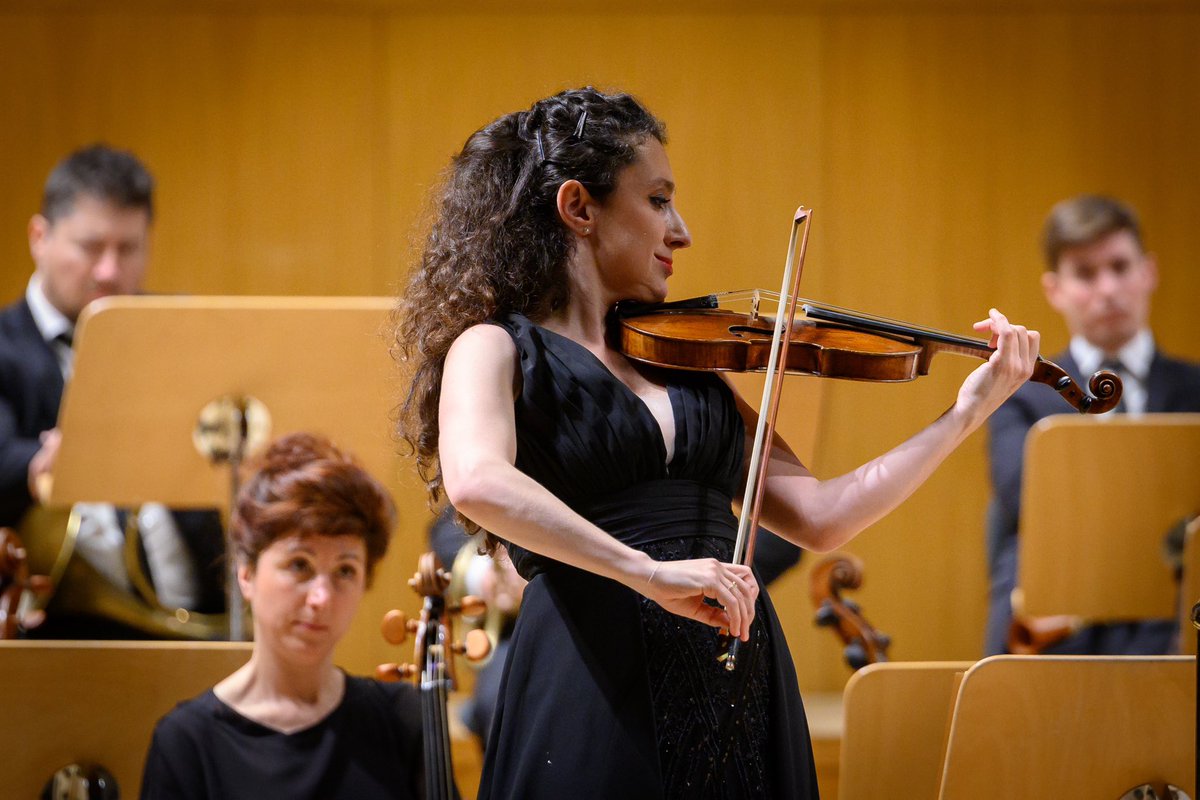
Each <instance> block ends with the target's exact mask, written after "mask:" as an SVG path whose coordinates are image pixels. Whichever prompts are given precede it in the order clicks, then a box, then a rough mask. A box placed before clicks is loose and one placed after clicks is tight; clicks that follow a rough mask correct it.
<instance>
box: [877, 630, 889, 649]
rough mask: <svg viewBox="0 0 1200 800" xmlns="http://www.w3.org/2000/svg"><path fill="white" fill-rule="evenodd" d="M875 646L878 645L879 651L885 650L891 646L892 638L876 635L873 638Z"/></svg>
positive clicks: (881, 634) (882, 634)
mask: <svg viewBox="0 0 1200 800" xmlns="http://www.w3.org/2000/svg"><path fill="white" fill-rule="evenodd" d="M875 644H876V645H878V647H879V649H880V650H887V649H888V648H889V647H891V646H892V637H890V636H888V635H887V634H886V633H878V634H877V635H876V636H875Z"/></svg>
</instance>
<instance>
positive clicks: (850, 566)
mask: <svg viewBox="0 0 1200 800" xmlns="http://www.w3.org/2000/svg"><path fill="white" fill-rule="evenodd" d="M862 579H863V565H862V561H861V560H859V559H858V558H855V557H854V556H852V555H848V554H845V553H841V554H838V555H833V556H829V557H828V558H825V559H823V560H821V561H820V562H819V563H818V564H817V565H816V566H815V567H813V571H812V575H811V577H810V579H809V580H810V584H809V596H810V597H811V598H812V602H813V605H814V606H816V609H817V614H816V620H815V621H816V623H817V625H819V626H821V627H827V628H829V629H830V630H832V631H833V632H834V633H835V634H836V635H837V637H838V638H839V639H841V641H842V644H843V649H842V655H843V656H844V657H845V659H846V664H847V665H848V666H849V667H850V669H851V670H860V669H862V668H863V667H865V666H866V665H867V664H875V663H877V662H880V661H887V660H888V655H887V651H888V647H890V646H891V644H892V640H891V637H889V636H888V635H887V634H886V633H881V632H880V631H878V630H876V629H875V628H873V627H872V626H871V623H869V622H867V618H866V617H865V616H863V613H862V609H861V608H859V606H858V604H857V603H855V602H854V601H853V600H848V599H845V598H843V597H842V590H843V589H857V588H859V587H860V586H862Z"/></svg>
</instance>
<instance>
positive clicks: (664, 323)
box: [621, 308, 921, 382]
mask: <svg viewBox="0 0 1200 800" xmlns="http://www.w3.org/2000/svg"><path fill="white" fill-rule="evenodd" d="M771 332H772V323H771V321H770V320H768V319H767V318H765V317H757V318H754V317H751V316H749V315H746V314H739V313H736V312H734V311H730V310H728V309H720V308H713V309H696V310H691V311H681V310H674V309H667V310H664V311H662V312H657V313H648V314H642V315H639V316H636V317H629V318H624V319H622V326H621V350H622V352H624V353H625V355H626V356H628V357H629V358H632V359H634V360H636V361H641V362H644V363H649V364H654V365H656V366H661V367H674V368H682V369H694V370H704V371H716V372H762V371H763V370H765V369H766V368H767V357H768V356H769V355H770V353H769V349H768V346H769V345H770V342H771ZM920 356H921V348H920V347H918V346H916V345H914V344H913V343H912V342H905V341H902V340H900V339H894V338H891V337H887V336H878V335H875V334H871V333H866V332H863V331H855V330H850V329H846V328H840V327H837V326H829V325H824V324H823V323H819V322H815V321H811V320H801V321H798V322H797V324H796V326H795V327H794V329H793V332H792V341H791V347H790V348H789V349H788V363H787V370H788V372H793V373H802V374H805V375H817V376H821V377H825V378H848V379H851V380H876V381H887V382H899V381H911V380H913V379H914V378H916V377H917V375H918V366H919V360H920Z"/></svg>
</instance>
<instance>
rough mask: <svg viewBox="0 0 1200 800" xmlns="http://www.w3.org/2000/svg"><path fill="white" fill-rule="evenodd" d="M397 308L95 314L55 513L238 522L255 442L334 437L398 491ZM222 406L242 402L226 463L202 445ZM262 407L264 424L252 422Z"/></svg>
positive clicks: (110, 310)
mask: <svg viewBox="0 0 1200 800" xmlns="http://www.w3.org/2000/svg"><path fill="white" fill-rule="evenodd" d="M391 306H392V301H391V300H390V299H388V298H381V297H344V298H338V297H331V298H312V297H128V296H127V297H110V298H105V299H103V300H101V301H98V302H96V303H93V304H91V305H89V306H88V307H87V308H86V309H85V310H84V313H83V315H82V316H81V318H80V321H79V326H78V329H77V334H76V356H75V359H76V360H75V372H74V376H73V377H72V379H71V381H70V383H69V384H68V386H67V389H66V393H65V395H64V397H63V404H62V412H61V414H60V417H59V427H60V428H61V429H62V434H63V439H62V447H61V450H60V452H59V454H58V458H57V462H56V464H55V468H54V477H53V482H52V485H51V489H50V496H49V501H48V502H49V504H51V505H69V504H73V503H77V502H96V501H98V502H108V503H113V504H114V505H119V506H137V505H139V504H141V503H144V502H149V501H156V502H160V503H164V504H166V505H168V506H170V507H173V508H219V509H222V510H224V511H226V512H228V510H229V508H230V504H231V499H232V496H233V493H234V491H235V490H236V475H237V470H236V466H237V461H238V458H239V456H240V452H241V450H242V445H245V444H246V433H247V431H248V432H249V433H250V434H253V433H255V432H256V431H257V432H259V433H261V434H263V435H262V437H261V438H264V439H265V438H266V437H268V436H269V437H275V436H278V435H281V434H284V433H289V432H294V431H309V432H313V433H319V434H324V435H326V436H328V437H330V438H331V439H332V440H334V441H335V442H337V443H338V444H339V445H341V446H344V447H346V448H347V449H349V450H351V451H352V452H354V453H355V455H356V456H357V457H358V458H359V460H360V461H361V462H362V464H363V466H364V467H365V468H366V469H367V470H368V471H369V472H371V473H372V474H373V475H375V476H377V477H378V478H379V479H380V480H382V481H383V482H384V484H385V485H388V486H395V484H396V477H397V459H396V456H395V453H396V450H397V446H396V444H395V442H394V441H393V440H392V438H391V431H390V426H389V419H390V417H389V414H390V412H391V410H392V409H393V407H394V406H395V405H396V403H397V399H398V397H399V396H400V394H399V380H398V375H397V370H396V367H395V365H394V363H393V362H392V360H391V359H390V358H389V356H388V352H387V342H386V340H385V337H384V336H383V327H384V325H385V323H386V318H387V311H388V310H389V309H390V308H391ZM220 398H229V399H232V401H233V403H232V406H233V411H234V421H233V426H232V427H233V428H234V430H233V431H232V432H231V431H229V430H225V429H224V428H223V427H222V425H221V424H218V423H215V422H206V423H205V425H204V426H202V427H204V429H205V430H207V431H208V433H207V435H203V434H202V435H201V438H206V439H207V440H208V441H209V446H210V450H211V449H213V448H215V449H216V450H218V451H219V450H221V449H222V448H224V449H225V450H226V451H227V452H226V455H227V456H229V457H227V458H226V459H224V460H223V461H222V460H221V459H220V458H214V457H210V456H208V455H202V454H201V452H200V451H199V450H198V449H197V447H196V446H193V439H194V438H196V437H197V431H198V423H199V420H200V418H201V415H202V410H204V409H206V406H209V404H210V403H212V402H213V401H216V400H218V399H220ZM250 398H252V399H253V401H257V403H255V402H248V399H250ZM258 404H261V406H262V407H264V408H265V410H266V422H265V423H264V422H263V416H262V415H261V414H241V413H240V412H241V411H242V410H244V409H245V408H246V407H247V406H248V407H249V409H250V411H251V412H254V411H255V409H256V408H258ZM210 410H211V409H210ZM228 410H229V409H228V408H226V411H228ZM204 413H207V412H204ZM206 419H207V417H206ZM264 425H265V427H266V428H267V430H262V428H263V427H264ZM222 434H227V436H226V437H225V439H224V440H222ZM230 437H233V438H234V439H238V437H240V439H238V441H239V442H240V445H239V444H238V442H234V443H233V444H231V443H230V440H229V439H230ZM251 438H252V437H251ZM214 443H215V444H214ZM253 444H254V442H253V441H250V445H251V446H253ZM230 561H231V568H232V559H231V560H230ZM230 578H231V579H230V580H229V589H230V591H229V609H230V611H231V613H230V620H231V638H233V639H241V638H242V635H241V631H240V625H239V624H238V623H240V621H241V618H242V615H241V613H240V608H241V594H240V593H239V592H238V591H237V583H236V581H235V580H232V574H231V575H230Z"/></svg>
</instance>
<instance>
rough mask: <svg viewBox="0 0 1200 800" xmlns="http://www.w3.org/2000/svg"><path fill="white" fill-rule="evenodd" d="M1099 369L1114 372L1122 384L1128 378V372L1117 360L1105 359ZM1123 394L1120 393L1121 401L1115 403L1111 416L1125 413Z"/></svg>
mask: <svg viewBox="0 0 1200 800" xmlns="http://www.w3.org/2000/svg"><path fill="white" fill-rule="evenodd" d="M1100 369H1106V370H1109V371H1110V372H1115V373H1117V375H1119V376H1120V378H1121V381H1122V383H1124V381H1125V380H1126V379H1127V378H1128V377H1129V370H1127V369H1125V365H1124V364H1122V363H1121V360H1120V359H1119V358H1106V359H1105V360H1104V361H1103V362H1102V363H1101V364H1100ZM1126 410H1127V409H1126V406H1125V393H1124V392H1122V393H1121V399H1120V400H1119V401H1117V405H1116V407H1115V408H1114V409H1113V410H1112V413H1113V414H1124V413H1125V411H1126Z"/></svg>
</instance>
